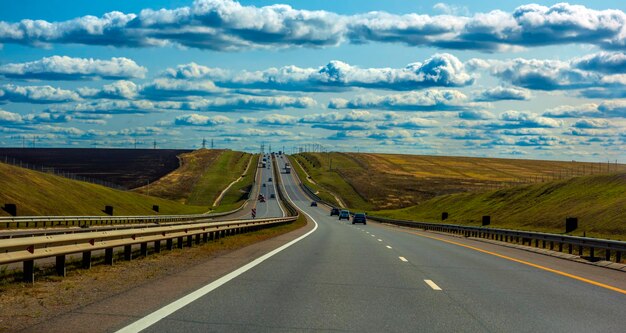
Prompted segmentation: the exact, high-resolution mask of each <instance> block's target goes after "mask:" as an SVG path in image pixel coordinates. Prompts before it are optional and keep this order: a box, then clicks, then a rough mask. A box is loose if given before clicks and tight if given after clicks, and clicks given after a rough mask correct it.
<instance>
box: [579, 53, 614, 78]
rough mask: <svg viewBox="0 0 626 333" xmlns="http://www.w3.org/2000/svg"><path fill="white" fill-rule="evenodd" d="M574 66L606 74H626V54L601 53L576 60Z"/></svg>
mask: <svg viewBox="0 0 626 333" xmlns="http://www.w3.org/2000/svg"><path fill="white" fill-rule="evenodd" d="M572 64H573V65H574V67H576V68H580V69H583V70H586V71H594V72H601V73H606V74H615V73H626V54H624V53H622V52H599V53H595V54H590V55H586V56H584V57H581V58H578V59H575V60H574V61H573V62H572Z"/></svg>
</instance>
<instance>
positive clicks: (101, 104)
mask: <svg viewBox="0 0 626 333" xmlns="http://www.w3.org/2000/svg"><path fill="white" fill-rule="evenodd" d="M160 108H161V106H160V105H158V104H156V103H153V102H151V101H143V100H141V101H123V100H101V101H94V102H87V103H75V104H64V105H59V106H53V107H50V108H48V109H47V111H49V112H51V113H70V114H73V113H87V114H110V115H112V114H143V113H150V112H155V111H158V110H159V109H160Z"/></svg>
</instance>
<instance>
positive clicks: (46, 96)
mask: <svg viewBox="0 0 626 333" xmlns="http://www.w3.org/2000/svg"><path fill="white" fill-rule="evenodd" d="M79 100H81V98H80V96H79V95H78V94H77V93H76V92H74V91H71V90H65V89H61V88H55V87H52V86H16V85H14V84H5V85H2V86H0V102H2V101H7V102H14V103H34V104H48V103H64V102H72V101H79Z"/></svg>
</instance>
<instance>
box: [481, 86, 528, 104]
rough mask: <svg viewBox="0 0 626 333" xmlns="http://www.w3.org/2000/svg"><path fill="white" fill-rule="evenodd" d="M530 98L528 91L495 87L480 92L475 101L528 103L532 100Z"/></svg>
mask: <svg viewBox="0 0 626 333" xmlns="http://www.w3.org/2000/svg"><path fill="white" fill-rule="evenodd" d="M530 96H531V95H530V92H529V91H528V90H526V89H519V88H514V87H495V88H491V89H485V90H483V91H480V92H478V94H477V96H476V97H475V98H474V100H476V101H481V102H493V101H503V100H515V101H526V100H529V99H530Z"/></svg>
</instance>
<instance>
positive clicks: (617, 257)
mask: <svg viewBox="0 0 626 333" xmlns="http://www.w3.org/2000/svg"><path fill="white" fill-rule="evenodd" d="M615 262H616V263H618V264H619V263H621V262H622V252H621V251H615Z"/></svg>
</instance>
